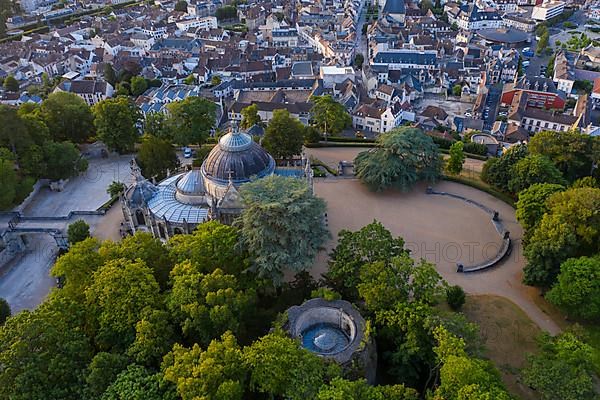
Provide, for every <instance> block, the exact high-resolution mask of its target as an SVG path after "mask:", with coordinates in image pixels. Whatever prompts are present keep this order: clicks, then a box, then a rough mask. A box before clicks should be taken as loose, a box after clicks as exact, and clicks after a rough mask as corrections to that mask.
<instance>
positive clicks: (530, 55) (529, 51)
mask: <svg viewBox="0 0 600 400" xmlns="http://www.w3.org/2000/svg"><path fill="white" fill-rule="evenodd" d="M521 54H523V56H524V57H533V56H535V53H534V52H533V51H531V50H527V51H525V50H523V51H522V52H521Z"/></svg>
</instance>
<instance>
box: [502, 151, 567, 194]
mask: <svg viewBox="0 0 600 400" xmlns="http://www.w3.org/2000/svg"><path fill="white" fill-rule="evenodd" d="M510 172H511V177H510V179H509V181H508V189H509V190H510V191H511V192H513V193H519V192H520V191H521V190H524V189H527V188H528V187H530V186H531V185H533V184H536V183H550V184H557V185H565V184H566V181H565V179H564V178H563V177H562V174H561V173H560V171H559V170H558V169H557V168H556V167H555V166H554V164H552V161H550V160H548V159H547V158H546V157H544V156H540V155H536V154H530V155H528V156H526V157H524V158H522V159H520V160H519V161H517V163H516V164H515V165H513V166H512V168H511V169H510Z"/></svg>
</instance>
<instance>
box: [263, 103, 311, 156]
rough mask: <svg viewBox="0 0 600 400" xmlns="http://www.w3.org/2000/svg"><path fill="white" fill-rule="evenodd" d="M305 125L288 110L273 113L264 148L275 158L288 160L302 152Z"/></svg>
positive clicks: (264, 139) (266, 131) (264, 140)
mask: <svg viewBox="0 0 600 400" xmlns="http://www.w3.org/2000/svg"><path fill="white" fill-rule="evenodd" d="M303 143H304V125H302V123H301V122H300V121H298V120H297V119H296V118H294V117H292V116H291V115H290V113H289V112H288V111H287V110H275V111H273V118H272V119H271V121H270V122H269V125H268V126H267V129H266V130H265V136H264V138H263V141H262V145H263V147H264V148H265V149H266V150H267V151H268V152H269V153H271V154H272V155H273V157H275V158H288V157H291V156H294V155H297V154H300V153H301V152H302V144H303Z"/></svg>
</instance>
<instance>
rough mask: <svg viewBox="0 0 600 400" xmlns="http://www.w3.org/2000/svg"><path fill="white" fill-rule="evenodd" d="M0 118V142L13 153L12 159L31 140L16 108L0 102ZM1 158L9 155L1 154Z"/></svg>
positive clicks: (28, 144)
mask: <svg viewBox="0 0 600 400" xmlns="http://www.w3.org/2000/svg"><path fill="white" fill-rule="evenodd" d="M0 120H1V121H2V124H0V144H1V145H2V146H5V147H6V148H7V149H9V150H10V151H11V152H12V153H13V155H12V156H11V157H10V158H11V159H14V158H15V157H16V156H17V155H18V154H20V153H21V152H22V151H21V150H22V149H25V148H27V147H28V146H30V145H31V140H30V138H29V136H28V135H26V133H27V131H26V127H25V124H24V123H23V120H22V119H21V118H20V117H19V115H18V110H17V109H16V108H14V107H10V106H7V105H4V104H0ZM2 158H4V159H7V158H9V157H8V156H7V155H5V154H2Z"/></svg>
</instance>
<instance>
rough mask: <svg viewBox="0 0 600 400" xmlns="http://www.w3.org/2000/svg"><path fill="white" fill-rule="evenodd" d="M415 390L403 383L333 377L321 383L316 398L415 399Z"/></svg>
mask: <svg viewBox="0 0 600 400" xmlns="http://www.w3.org/2000/svg"><path fill="white" fill-rule="evenodd" d="M418 398H419V395H418V393H417V391H416V390H414V389H410V388H407V387H404V385H391V386H371V385H369V384H367V382H366V381H365V380H364V379H361V380H358V381H349V380H346V379H343V378H334V379H333V380H332V381H331V383H330V384H329V385H323V386H322V387H321V390H319V393H318V394H317V400H341V399H344V400H417V399H418Z"/></svg>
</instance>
